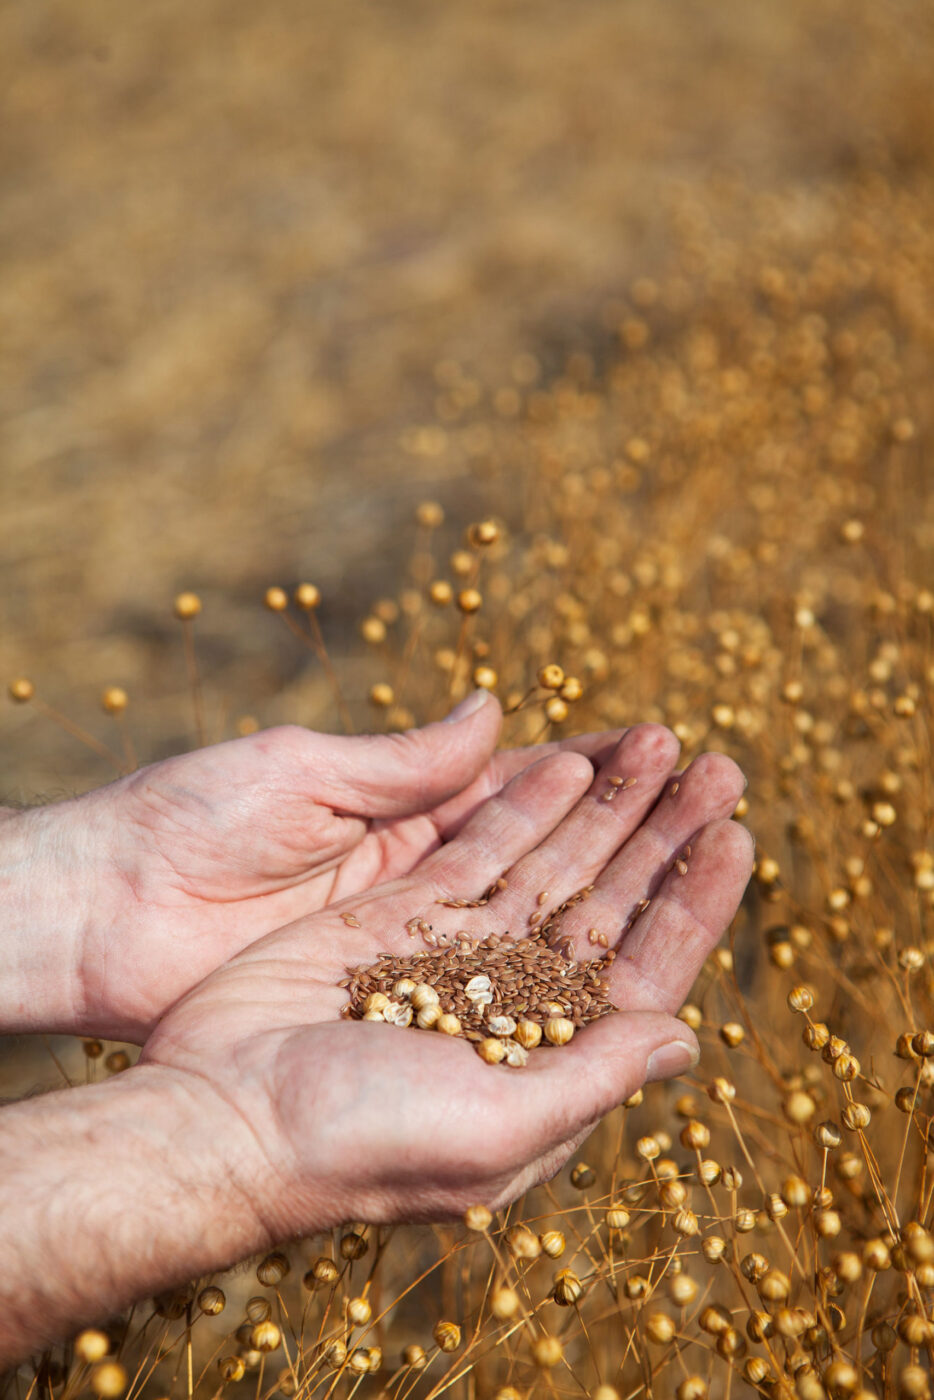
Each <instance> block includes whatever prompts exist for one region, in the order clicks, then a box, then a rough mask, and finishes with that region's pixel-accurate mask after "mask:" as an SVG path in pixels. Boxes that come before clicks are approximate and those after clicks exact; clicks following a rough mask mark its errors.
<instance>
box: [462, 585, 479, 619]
mask: <svg viewBox="0 0 934 1400" xmlns="http://www.w3.org/2000/svg"><path fill="white" fill-rule="evenodd" d="M457 606H458V607H459V608H460V610H461V612H462V613H465V614H467V615H468V616H469V615H470V614H471V613H475V612H479V610H480V608H481V607H482V606H483V594H482V593H481V592H480V590H479V589H477V588H462V589H461V591H460V592H459V593H458V595H457Z"/></svg>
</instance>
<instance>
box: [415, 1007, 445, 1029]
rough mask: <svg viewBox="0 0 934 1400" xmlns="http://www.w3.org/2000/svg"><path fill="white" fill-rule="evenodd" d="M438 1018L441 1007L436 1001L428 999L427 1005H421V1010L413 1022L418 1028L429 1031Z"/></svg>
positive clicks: (439, 1018) (439, 1017)
mask: <svg viewBox="0 0 934 1400" xmlns="http://www.w3.org/2000/svg"><path fill="white" fill-rule="evenodd" d="M440 1020H441V1007H440V1006H439V1005H438V1003H437V1002H436V1001H430V1002H429V1003H428V1005H427V1006H423V1007H422V1009H421V1011H420V1012H419V1013H418V1015H417V1016H416V1018H415V1024H416V1025H417V1026H418V1028H419V1030H422V1031H430V1030H434V1028H435V1026H436V1025H437V1024H438V1022H439V1021H440Z"/></svg>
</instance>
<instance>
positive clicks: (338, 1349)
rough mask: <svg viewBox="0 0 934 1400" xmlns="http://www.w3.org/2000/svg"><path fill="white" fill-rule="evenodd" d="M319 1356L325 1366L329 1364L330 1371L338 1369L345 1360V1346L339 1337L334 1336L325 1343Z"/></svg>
mask: <svg viewBox="0 0 934 1400" xmlns="http://www.w3.org/2000/svg"><path fill="white" fill-rule="evenodd" d="M321 1356H322V1359H323V1361H324V1364H325V1365H326V1366H330V1368H331V1370H332V1371H339V1370H340V1368H341V1367H342V1366H343V1364H344V1362H345V1361H346V1360H347V1347H346V1345H345V1344H344V1342H342V1341H341V1339H340V1338H339V1337H335V1338H334V1340H333V1341H332V1342H328V1343H327V1344H326V1346H325V1347H324V1350H323V1351H322V1353H321Z"/></svg>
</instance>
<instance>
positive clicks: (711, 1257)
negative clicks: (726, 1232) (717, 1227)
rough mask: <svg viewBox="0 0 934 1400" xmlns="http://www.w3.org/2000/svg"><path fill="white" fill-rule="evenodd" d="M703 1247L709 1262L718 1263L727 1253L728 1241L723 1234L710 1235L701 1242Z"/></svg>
mask: <svg viewBox="0 0 934 1400" xmlns="http://www.w3.org/2000/svg"><path fill="white" fill-rule="evenodd" d="M701 1249H702V1251H703V1254H704V1258H705V1259H706V1260H707V1263H708V1264H717V1263H719V1262H720V1260H721V1259H722V1258H723V1256H724V1254H726V1250H727V1243H726V1240H725V1239H724V1238H723V1236H722V1235H709V1236H708V1237H707V1239H705V1240H704V1241H703V1243H702V1244H701Z"/></svg>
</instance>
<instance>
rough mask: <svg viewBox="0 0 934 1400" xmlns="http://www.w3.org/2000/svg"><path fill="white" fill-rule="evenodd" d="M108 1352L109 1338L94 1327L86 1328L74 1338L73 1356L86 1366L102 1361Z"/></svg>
mask: <svg viewBox="0 0 934 1400" xmlns="http://www.w3.org/2000/svg"><path fill="white" fill-rule="evenodd" d="M109 1351H110V1338H109V1337H108V1336H107V1334H106V1332H101V1331H99V1330H98V1329H97V1328H96V1327H88V1328H86V1329H85V1330H84V1331H83V1332H79V1333H78V1335H77V1337H76V1338H75V1356H76V1357H77V1358H78V1360H79V1361H83V1362H84V1363H85V1365H87V1366H93V1365H94V1364H95V1362H98V1361H103V1359H104V1357H105V1356H106V1355H107V1354H108V1352H109Z"/></svg>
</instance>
